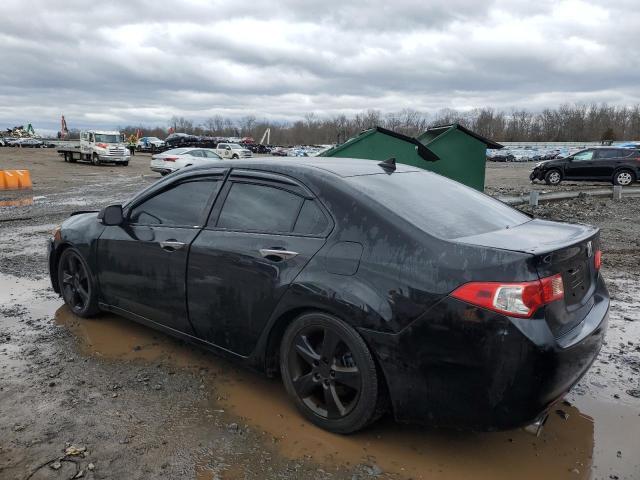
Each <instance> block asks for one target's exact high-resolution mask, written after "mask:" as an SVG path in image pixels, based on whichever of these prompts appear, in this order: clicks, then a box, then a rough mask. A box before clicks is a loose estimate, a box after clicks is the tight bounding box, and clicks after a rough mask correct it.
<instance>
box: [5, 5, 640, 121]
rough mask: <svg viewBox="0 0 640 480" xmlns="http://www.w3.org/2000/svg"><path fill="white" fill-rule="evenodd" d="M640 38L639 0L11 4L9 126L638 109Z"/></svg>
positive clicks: (7, 83) (7, 55)
mask: <svg viewBox="0 0 640 480" xmlns="http://www.w3.org/2000/svg"><path fill="white" fill-rule="evenodd" d="M178 4H179V6H177V5H178ZM639 46H640V4H639V3H638V0H609V1H604V0H602V1H597V2H594V1H579V0H569V1H547V0H536V1H532V0H526V1H525V0H522V1H521V0H511V1H500V0H499V1H493V2H492V1H478V0H447V1H439V2H430V1H425V0H417V1H412V0H393V1H389V0H377V1H369V2H366V3H365V2H360V3H359V4H357V5H356V3H355V2H348V1H345V0H321V1H315V0H313V1H312V0H300V1H295V0H284V1H279V2H259V1H255V0H253V1H244V0H230V1H211V0H191V1H182V2H168V1H163V0H143V1H136V0H126V1H121V0H110V1H109V2H87V1H80V0H3V1H2V6H1V16H0V127H5V126H13V125H15V124H21V123H28V122H32V123H33V124H34V126H35V127H36V128H40V129H57V127H58V124H59V118H60V114H62V113H64V114H65V116H66V118H67V122H68V124H69V127H70V128H74V127H75V128H84V127H90V126H101V127H116V126H124V125H128V124H145V125H162V126H166V125H167V124H168V120H169V119H170V118H171V116H173V115H181V116H185V117H187V118H191V119H194V120H196V121H201V120H203V119H205V118H207V117H210V116H213V115H215V114H221V115H225V116H232V117H242V116H245V115H255V116H256V117H258V118H259V119H262V118H272V119H283V120H284V119H297V118H301V117H302V116H303V115H304V114H305V113H307V112H314V113H316V114H318V115H320V116H327V115H333V114H336V113H345V114H352V113H355V112H358V111H361V110H364V109H368V108H373V109H379V110H381V111H383V112H387V111H399V110H401V109H403V108H413V109H416V110H420V111H424V112H435V111H437V110H439V109H441V108H456V109H470V108H474V107H483V106H490V107H494V108H498V109H510V108H512V107H524V108H529V109H532V110H539V109H541V108H544V107H547V106H550V107H555V106H557V105H559V104H560V103H563V102H588V103H591V102H609V103H613V104H633V103H639V102H640V48H639Z"/></svg>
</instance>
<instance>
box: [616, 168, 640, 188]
mask: <svg viewBox="0 0 640 480" xmlns="http://www.w3.org/2000/svg"><path fill="white" fill-rule="evenodd" d="M635 181H636V179H635V175H634V174H633V172H632V171H631V170H620V171H618V172H616V173H615V175H614V176H613V184H614V185H620V186H623V187H626V186H627V185H631V184H632V183H633V182H635Z"/></svg>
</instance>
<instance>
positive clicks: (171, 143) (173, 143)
mask: <svg viewBox="0 0 640 480" xmlns="http://www.w3.org/2000/svg"><path fill="white" fill-rule="evenodd" d="M199 141H200V137H197V136H196V135H189V134H187V133H172V134H171V135H169V136H168V137H167V138H165V139H164V143H165V144H166V146H167V147H171V148H175V147H182V146H185V147H187V146H189V147H191V146H195V144H196V143H198V142H199Z"/></svg>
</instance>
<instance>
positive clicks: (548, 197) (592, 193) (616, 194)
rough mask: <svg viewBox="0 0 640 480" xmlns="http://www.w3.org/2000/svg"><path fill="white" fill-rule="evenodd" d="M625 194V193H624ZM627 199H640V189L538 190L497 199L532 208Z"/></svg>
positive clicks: (615, 187)
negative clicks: (582, 200) (595, 199)
mask: <svg viewBox="0 0 640 480" xmlns="http://www.w3.org/2000/svg"><path fill="white" fill-rule="evenodd" d="M623 192H624V193H623ZM623 195H624V196H625V197H640V187H625V188H623V187H621V186H619V185H616V186H614V187H609V188H597V189H593V190H575V191H571V192H550V193H540V192H538V191H537V190H532V191H531V192H529V193H525V194H522V195H500V196H498V197H496V198H497V199H498V200H500V201H501V202H504V203H507V204H509V205H524V204H529V205H531V206H534V207H535V206H536V205H538V203H539V202H553V201H558V200H569V199H572V198H579V197H585V196H586V197H611V198H613V199H614V200H620V199H622V196H623Z"/></svg>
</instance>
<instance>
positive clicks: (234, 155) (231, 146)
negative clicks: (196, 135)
mask: <svg viewBox="0 0 640 480" xmlns="http://www.w3.org/2000/svg"><path fill="white" fill-rule="evenodd" d="M216 153H217V154H218V155H220V156H221V157H222V158H230V159H238V158H249V157H251V156H252V154H251V150H249V149H248V148H245V147H243V146H242V145H239V144H237V143H219V144H218V146H217V147H216Z"/></svg>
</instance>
